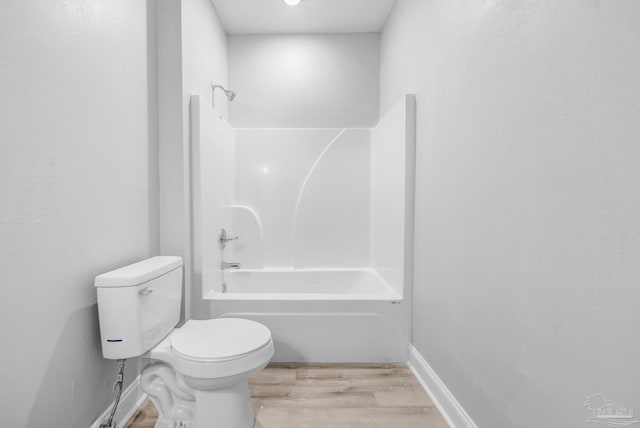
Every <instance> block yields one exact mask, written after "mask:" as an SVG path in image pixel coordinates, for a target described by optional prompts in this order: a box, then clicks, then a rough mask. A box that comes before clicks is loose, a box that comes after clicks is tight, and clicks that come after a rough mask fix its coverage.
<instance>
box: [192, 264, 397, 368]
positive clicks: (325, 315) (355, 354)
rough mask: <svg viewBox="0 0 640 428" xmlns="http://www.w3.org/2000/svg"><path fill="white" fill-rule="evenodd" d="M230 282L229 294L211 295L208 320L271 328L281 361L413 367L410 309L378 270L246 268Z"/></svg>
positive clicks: (229, 276) (232, 274) (229, 278)
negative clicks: (410, 361)
mask: <svg viewBox="0 0 640 428" xmlns="http://www.w3.org/2000/svg"><path fill="white" fill-rule="evenodd" d="M224 281H225V283H226V285H227V292H226V293H221V292H219V291H209V292H208V293H206V294H205V296H204V297H205V301H208V302H209V316H210V317H239V318H246V319H252V320H255V321H258V322H261V323H263V324H265V325H266V326H268V327H269V328H270V329H271V332H272V334H273V337H274V341H275V345H276V355H275V357H274V361H285V362H398V361H406V360H407V347H408V343H409V327H408V326H409V322H408V320H409V314H410V308H409V306H408V305H407V303H406V301H405V299H403V298H402V296H401V295H400V294H399V293H398V292H397V291H395V290H394V289H393V288H392V287H391V286H390V285H389V284H387V282H386V281H385V280H384V279H383V278H382V277H381V276H380V275H379V274H378V273H377V272H376V271H375V270H372V269H244V270H236V271H227V272H225V275H224ZM203 289H205V290H206V289H208V287H207V286H206V284H203ZM209 290H211V289H210V288H209Z"/></svg>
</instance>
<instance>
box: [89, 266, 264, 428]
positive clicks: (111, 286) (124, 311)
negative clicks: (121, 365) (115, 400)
mask: <svg viewBox="0 0 640 428" xmlns="http://www.w3.org/2000/svg"><path fill="white" fill-rule="evenodd" d="M95 286H96V289H97V294H98V315H99V320H100V337H101V343H102V354H103V356H104V357H105V358H108V359H118V360H120V359H126V358H132V357H143V358H145V359H146V360H147V364H146V365H145V367H144V369H143V370H142V373H141V377H140V384H141V387H142V389H143V391H144V392H146V393H147V394H148V395H149V397H150V398H151V400H152V401H153V403H154V404H155V406H156V408H157V409H158V412H159V417H158V420H157V422H156V424H155V428H174V427H183V428H187V427H188V428H209V427H216V428H251V427H252V426H253V422H254V414H253V409H252V407H251V398H250V395H249V384H248V380H249V378H250V377H251V376H253V375H255V374H257V373H258V372H259V371H260V370H262V369H263V368H264V367H265V366H266V365H267V364H268V363H269V361H270V360H271V358H272V357H273V354H274V345H273V339H272V338H271V331H270V330H269V329H268V328H267V327H266V326H264V325H262V324H260V323H258V322H255V321H251V320H246V319H238V318H219V319H211V320H188V321H187V322H186V323H185V324H184V325H183V326H182V327H180V328H175V326H176V325H177V324H178V322H179V320H180V306H181V301H182V259H181V258H180V257H153V258H151V259H148V260H144V261H142V262H139V263H134V264H132V265H129V266H125V267H123V268H120V269H116V270H114V271H111V272H107V273H104V274H102V275H98V276H96V280H95Z"/></svg>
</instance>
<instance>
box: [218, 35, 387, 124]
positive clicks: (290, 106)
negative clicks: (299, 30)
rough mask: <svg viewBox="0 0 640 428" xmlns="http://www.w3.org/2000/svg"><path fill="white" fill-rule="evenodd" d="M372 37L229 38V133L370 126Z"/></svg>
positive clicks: (375, 83) (375, 80)
mask: <svg viewBox="0 0 640 428" xmlns="http://www.w3.org/2000/svg"><path fill="white" fill-rule="evenodd" d="M379 40H380V39H379V35H378V34H374V33H362V34H290V35H230V36H229V76H230V81H229V84H230V86H231V89H233V90H234V91H236V92H237V94H238V95H237V97H236V99H235V100H234V101H233V102H232V103H231V106H230V109H231V112H230V120H231V124H232V125H233V126H234V127H237V128H349V127H350V128H354V127H371V126H374V125H375V124H376V123H377V121H378V91H379V73H378V70H379V54H380V52H379V47H380V45H379Z"/></svg>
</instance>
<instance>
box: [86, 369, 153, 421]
mask: <svg viewBox="0 0 640 428" xmlns="http://www.w3.org/2000/svg"><path fill="white" fill-rule="evenodd" d="M146 399H147V394H145V393H143V392H142V390H141V389H140V376H138V377H137V378H136V380H134V381H133V382H132V383H131V385H129V386H128V387H127V388H126V389H125V390H124V391H122V396H121V397H120V404H118V410H116V415H115V417H114V418H113V419H114V420H115V421H117V422H118V427H124V425H125V424H126V423H127V421H128V420H129V419H131V417H132V416H133V414H134V413H135V412H136V410H138V407H140V406H141V405H142V403H143V402H144V400H146ZM112 408H113V402H112V403H110V404H109V406H108V407H107V408H106V409H105V411H104V412H102V414H101V415H100V416H99V417H98V419H96V420H95V422H94V423H93V424H91V426H90V427H89V428H100V424H103V423H104V422H105V420H106V419H107V417H109V414H110V413H111V409H112Z"/></svg>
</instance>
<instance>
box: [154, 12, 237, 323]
mask: <svg viewBox="0 0 640 428" xmlns="http://www.w3.org/2000/svg"><path fill="white" fill-rule="evenodd" d="M158 5H159V6H158V9H159V11H158V39H159V45H158V64H159V67H158V80H159V82H160V86H159V100H160V122H159V126H160V154H159V158H160V159H159V161H160V213H161V215H160V234H161V253H162V254H165V255H179V256H182V257H184V259H185V286H184V288H185V293H184V303H185V313H184V314H183V315H184V317H185V318H190V317H191V310H192V309H194V312H196V313H197V312H198V308H199V307H198V303H199V302H200V299H199V296H200V295H201V290H200V282H201V281H200V278H199V277H197V278H196V277H194V276H193V275H192V254H191V253H192V242H191V233H192V229H191V228H192V217H191V216H192V209H191V204H192V201H191V170H190V156H191V155H190V135H189V133H190V113H189V103H190V98H191V95H200V96H202V97H203V99H204V100H211V83H212V82H214V83H220V84H223V85H226V84H227V47H226V46H227V40H226V34H225V32H224V30H223V28H222V24H221V23H220V20H219V18H218V15H217V13H216V10H215V8H214V6H213V4H212V3H211V1H210V0H185V1H180V2H176V1H172V0H159V3H158ZM221 100H222V97H220V96H219V95H218V96H217V97H216V106H217V109H218V111H219V112H220V113H221V114H222V115H224V116H226V115H227V107H226V103H225V102H223V101H221ZM209 102H210V101H209ZM192 278H194V279H195V280H194V281H193V284H192ZM204 316H206V315H204Z"/></svg>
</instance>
